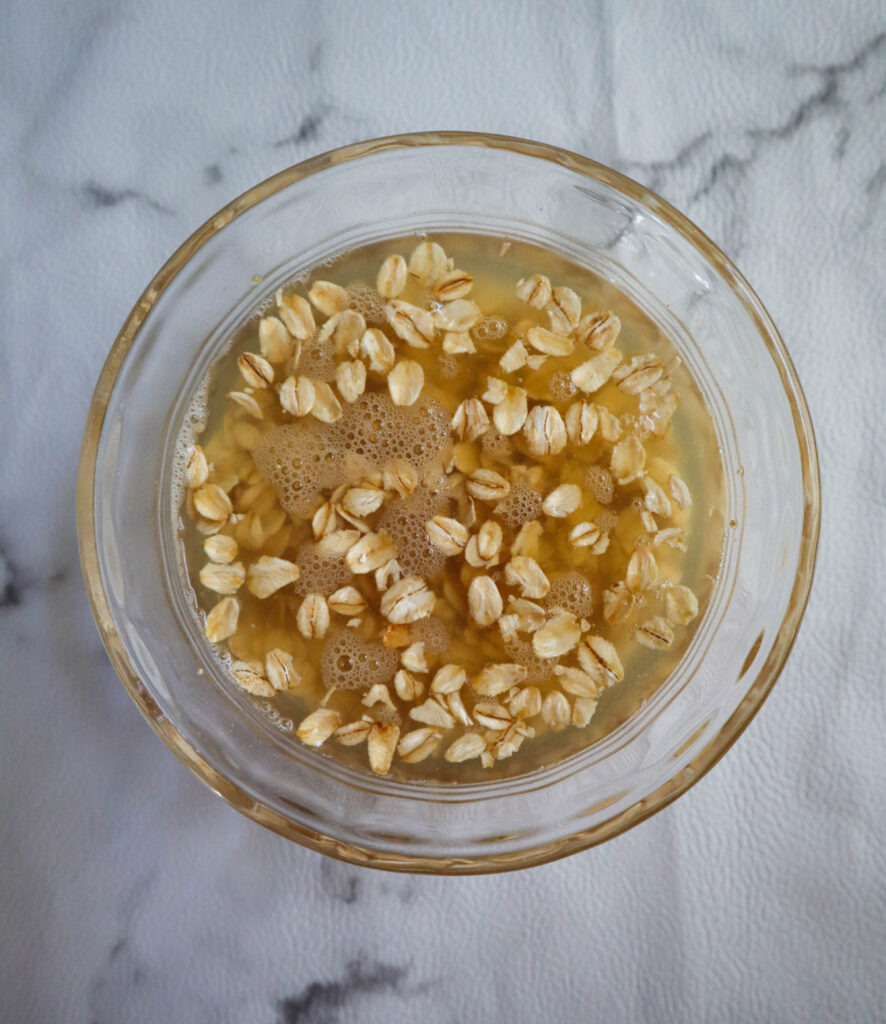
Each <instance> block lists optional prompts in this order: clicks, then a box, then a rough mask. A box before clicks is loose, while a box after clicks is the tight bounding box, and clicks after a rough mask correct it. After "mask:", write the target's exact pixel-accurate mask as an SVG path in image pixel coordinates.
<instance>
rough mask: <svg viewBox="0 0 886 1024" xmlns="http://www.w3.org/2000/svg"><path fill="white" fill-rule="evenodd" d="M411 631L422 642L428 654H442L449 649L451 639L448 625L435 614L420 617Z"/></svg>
mask: <svg viewBox="0 0 886 1024" xmlns="http://www.w3.org/2000/svg"><path fill="white" fill-rule="evenodd" d="M412 631H413V636H414V637H415V639H416V640H417V641H418V640H420V641H422V642H423V643H424V645H425V650H426V651H427V653H428V654H442V653H443V652H444V651H446V650H448V649H449V644H450V641H451V639H452V638H451V634H450V632H449V627H448V626H447V625H446V623H445V622H444V621H443V620H442V619H438V618H437V617H436V616H435V615H429V616H428V618H426V619H420V620H419V621H418V622H416V623H415V624H414V625H413V627H412Z"/></svg>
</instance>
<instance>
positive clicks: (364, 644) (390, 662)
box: [320, 629, 397, 690]
mask: <svg viewBox="0 0 886 1024" xmlns="http://www.w3.org/2000/svg"><path fill="white" fill-rule="evenodd" d="M320 668H321V671H322V673H323V682H324V684H325V685H326V687H327V688H329V687H332V686H335V687H337V688H338V689H340V690H363V689H368V688H369V687H370V686H374V685H375V684H376V683H389V682H390V681H391V680H392V679H393V678H394V673H395V672H396V671H397V652H396V651H395V650H392V649H389V648H387V647H385V646H384V644H380V643H375V642H370V641H366V640H364V639H363V638H362V637H360V636H358V635H357V633H355V632H354V630H352V629H340V630H339V631H338V632H337V633H333V634H332V635H331V636H330V637H329V639H328V640H327V641H326V644H325V646H324V647H323V657H322V659H321V662H320Z"/></svg>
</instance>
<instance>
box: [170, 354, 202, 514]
mask: <svg viewBox="0 0 886 1024" xmlns="http://www.w3.org/2000/svg"><path fill="white" fill-rule="evenodd" d="M210 381H211V375H210V374H207V375H206V376H205V377H204V378H203V380H202V381H201V382H200V384H199V385H198V386H197V388H196V390H195V391H194V395H193V397H192V398H191V401H190V402H189V403H188V408H187V411H186V412H185V415H184V417H183V418H182V426H181V430H180V431H179V435H178V437H177V438H176V441H175V451H174V452H173V455H172V486H171V487H170V497H171V501H172V518H173V519H175V518H176V516H177V515H178V511H179V509H180V508H181V506H182V503H183V502H184V500H185V493H186V492H187V489H188V457H189V455H190V450H191V447H192V446H193V445H195V444H196V443H197V439H198V438H199V437H200V435H201V434H202V433H203V431H204V430H205V429H206V422H207V419H208V417H209V411H208V403H209V385H210Z"/></svg>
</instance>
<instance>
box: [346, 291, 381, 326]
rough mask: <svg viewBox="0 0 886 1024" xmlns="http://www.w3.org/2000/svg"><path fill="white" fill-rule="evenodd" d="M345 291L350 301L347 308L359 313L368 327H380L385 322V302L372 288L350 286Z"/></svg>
mask: <svg viewBox="0 0 886 1024" xmlns="http://www.w3.org/2000/svg"><path fill="white" fill-rule="evenodd" d="M346 290H347V293H348V296H349V299H350V301H349V302H348V308H349V309H353V310H354V311H355V312H357V313H360V314H361V315H362V316H363V319H364V320H365V321H366V323H367V324H369V326H370V327H380V326H381V325H382V324H383V323H384V322H385V300H384V299H383V298H382V297H381V296H380V295H379V294H378V292H377V291H376V290H375V289H374V288H370V287H368V286H367V285H365V284H352V285H349V286H348V288H347V289H346Z"/></svg>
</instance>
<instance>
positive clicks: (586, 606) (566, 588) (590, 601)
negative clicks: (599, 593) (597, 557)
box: [545, 569, 594, 619]
mask: <svg viewBox="0 0 886 1024" xmlns="http://www.w3.org/2000/svg"><path fill="white" fill-rule="evenodd" d="M545 603H546V604H547V607H548V608H563V609H564V610H565V611H567V612H572V614H573V615H576V616H577V617H578V618H580V619H587V618H590V617H591V615H593V613H594V593H593V590H592V588H591V584H590V583H589V582H588V580H587V577H585V576H584V575H582V573H580V572H577V571H576V570H574V569H573V570H571V571H569V572H564V573H563V575H562V576H558V577H557V578H556V579H553V580H551V589H550V591H549V592H548V596H547V598H546V599H545Z"/></svg>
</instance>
